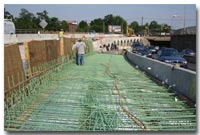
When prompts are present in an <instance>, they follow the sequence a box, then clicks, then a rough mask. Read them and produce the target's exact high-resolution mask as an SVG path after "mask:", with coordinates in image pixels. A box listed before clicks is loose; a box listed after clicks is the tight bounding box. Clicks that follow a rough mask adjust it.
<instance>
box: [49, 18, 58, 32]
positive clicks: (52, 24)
mask: <svg viewBox="0 0 200 135" xmlns="http://www.w3.org/2000/svg"><path fill="white" fill-rule="evenodd" d="M47 29H48V30H50V31H59V30H60V29H61V24H60V21H59V20H58V18H56V17H52V18H50V20H49V24H48V28H47Z"/></svg>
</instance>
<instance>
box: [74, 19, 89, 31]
mask: <svg viewBox="0 0 200 135" xmlns="http://www.w3.org/2000/svg"><path fill="white" fill-rule="evenodd" d="M76 31H77V32H87V31H88V24H87V22H86V21H81V22H80V23H79V25H78V28H77V30H76Z"/></svg>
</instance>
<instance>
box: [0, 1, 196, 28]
mask: <svg viewBox="0 0 200 135" xmlns="http://www.w3.org/2000/svg"><path fill="white" fill-rule="evenodd" d="M4 8H5V9H6V10H7V11H9V12H10V13H11V14H12V15H14V16H15V17H18V16H19V13H20V9H22V8H25V9H27V10H28V11H29V12H31V13H34V14H35V15H36V13H37V12H42V11H43V10H46V11H47V12H48V15H49V16H50V17H57V18H59V20H68V21H77V22H80V21H81V20H84V21H87V22H90V21H91V20H93V19H96V18H104V16H106V15H108V14H113V15H119V16H121V17H123V18H124V19H125V20H127V22H128V24H130V23H131V22H132V21H137V22H138V23H139V24H142V17H143V24H145V23H149V22H151V21H153V20H155V21H157V22H158V23H167V24H168V25H170V26H172V28H174V29H178V28H182V27H183V26H184V21H183V20H184V8H185V26H186V27H187V26H195V25H196V5H195V4H186V5H184V4H5V5H4Z"/></svg>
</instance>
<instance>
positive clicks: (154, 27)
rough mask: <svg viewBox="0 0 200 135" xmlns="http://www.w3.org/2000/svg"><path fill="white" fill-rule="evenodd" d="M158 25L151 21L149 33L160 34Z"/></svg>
mask: <svg viewBox="0 0 200 135" xmlns="http://www.w3.org/2000/svg"><path fill="white" fill-rule="evenodd" d="M160 28H161V26H160V24H158V23H157V22H156V21H151V22H150V25H149V30H150V31H151V33H153V34H154V33H158V32H160Z"/></svg>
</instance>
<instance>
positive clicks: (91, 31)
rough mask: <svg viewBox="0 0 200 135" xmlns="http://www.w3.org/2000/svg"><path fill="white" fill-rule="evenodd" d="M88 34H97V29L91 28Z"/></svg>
mask: <svg viewBox="0 0 200 135" xmlns="http://www.w3.org/2000/svg"><path fill="white" fill-rule="evenodd" d="M88 34H96V31H95V30H89V31H88Z"/></svg>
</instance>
